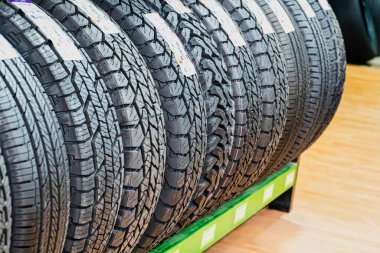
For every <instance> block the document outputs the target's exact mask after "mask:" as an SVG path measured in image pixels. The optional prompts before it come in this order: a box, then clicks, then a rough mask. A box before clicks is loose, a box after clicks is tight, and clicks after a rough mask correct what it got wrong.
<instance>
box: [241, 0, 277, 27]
mask: <svg viewBox="0 0 380 253" xmlns="http://www.w3.org/2000/svg"><path fill="white" fill-rule="evenodd" d="M243 2H244V4H245V5H246V6H247V7H248V9H249V10H250V12H251V13H252V14H253V15H254V16H256V19H257V22H258V23H259V24H260V25H261V28H262V29H263V32H264V33H265V34H270V33H274V29H273V27H272V25H271V23H270V22H269V20H268V19H267V17H266V16H265V13H264V11H263V10H262V9H261V8H260V6H259V5H258V4H257V3H256V1H255V0H243Z"/></svg>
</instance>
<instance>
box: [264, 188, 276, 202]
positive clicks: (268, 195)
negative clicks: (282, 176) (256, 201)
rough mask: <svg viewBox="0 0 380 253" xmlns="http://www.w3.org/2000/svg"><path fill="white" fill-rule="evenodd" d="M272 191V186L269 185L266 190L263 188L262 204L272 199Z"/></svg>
mask: <svg viewBox="0 0 380 253" xmlns="http://www.w3.org/2000/svg"><path fill="white" fill-rule="evenodd" d="M273 190H274V184H271V185H269V186H268V187H267V188H265V190H264V195H263V203H266V202H267V201H268V200H269V199H271V198H272V197H273Z"/></svg>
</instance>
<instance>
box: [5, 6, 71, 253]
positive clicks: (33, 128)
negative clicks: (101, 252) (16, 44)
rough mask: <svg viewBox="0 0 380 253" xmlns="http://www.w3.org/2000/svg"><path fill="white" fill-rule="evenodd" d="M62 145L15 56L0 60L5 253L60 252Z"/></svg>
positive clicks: (65, 213)
mask: <svg viewBox="0 0 380 253" xmlns="http://www.w3.org/2000/svg"><path fill="white" fill-rule="evenodd" d="M0 8H1V10H2V9H3V8H2V7H0ZM63 142H64V141H63V134H62V131H61V129H60V126H59V124H58V120H57V118H56V116H55V114H54V112H53V109H52V105H51V104H50V101H49V99H48V97H47V95H46V94H45V93H43V89H42V86H41V84H40V83H39V81H38V80H37V79H36V78H35V77H34V75H33V73H32V71H31V69H30V68H29V66H28V65H27V64H26V63H25V62H24V61H23V60H22V59H21V58H20V57H17V58H13V59H9V60H4V61H0V147H1V148H0V149H1V150H2V156H3V158H4V161H3V162H5V167H6V171H2V172H1V174H2V177H3V179H5V178H4V177H7V179H6V181H5V182H4V186H5V187H10V193H11V199H9V192H8V190H6V188H4V186H2V187H0V189H1V192H2V194H1V195H2V197H1V198H3V197H4V196H5V197H6V198H7V201H8V202H5V203H4V204H6V205H7V206H2V210H4V209H3V208H4V207H5V208H7V209H8V210H9V206H10V204H12V210H9V214H7V215H10V214H11V215H12V216H11V218H12V223H11V224H12V225H11V226H12V228H11V232H10V231H9V232H10V234H9V235H7V234H4V235H3V234H2V236H0V237H3V236H7V237H8V238H6V239H7V241H8V245H7V247H8V252H36V253H37V252H61V251H62V249H63V246H64V240H65V236H66V231H67V222H68V219H69V171H68V164H69V161H68V157H67V153H66V150H65V148H64V144H63ZM8 180H9V181H8ZM4 190H5V192H4ZM3 193H5V194H3ZM8 222H10V219H9V218H8ZM2 229H3V228H2ZM3 239H4V238H3ZM9 239H10V244H9ZM1 250H4V251H5V249H4V248H2V249H1Z"/></svg>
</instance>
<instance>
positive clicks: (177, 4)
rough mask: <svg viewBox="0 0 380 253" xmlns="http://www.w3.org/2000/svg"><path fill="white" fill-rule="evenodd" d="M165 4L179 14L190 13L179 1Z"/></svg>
mask: <svg viewBox="0 0 380 253" xmlns="http://www.w3.org/2000/svg"><path fill="white" fill-rule="evenodd" d="M166 2H167V3H168V4H170V6H171V7H173V9H174V10H175V11H176V12H178V13H179V14H183V13H190V12H191V10H190V9H189V8H187V7H186V6H185V5H184V4H183V3H182V2H181V1H180V0H166Z"/></svg>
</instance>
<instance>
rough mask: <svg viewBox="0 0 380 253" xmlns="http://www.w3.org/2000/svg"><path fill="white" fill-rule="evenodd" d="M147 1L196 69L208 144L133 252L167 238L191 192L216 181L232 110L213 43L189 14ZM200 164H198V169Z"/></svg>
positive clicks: (166, 191)
mask: <svg viewBox="0 0 380 253" xmlns="http://www.w3.org/2000/svg"><path fill="white" fill-rule="evenodd" d="M147 2H148V3H149V4H150V5H151V6H152V8H153V9H154V10H155V11H157V12H158V13H159V14H160V15H161V17H162V18H163V19H165V21H166V22H167V24H168V25H169V26H170V28H171V29H172V30H173V31H174V32H175V33H176V34H177V36H178V37H179V39H180V40H181V42H182V43H183V45H184V48H185V49H186V51H187V52H188V54H189V57H190V58H191V60H192V62H193V63H194V66H195V68H196V70H197V73H198V76H199V81H200V84H201V86H202V94H203V98H204V101H205V104H206V120H207V125H208V126H207V130H208V131H207V139H208V142H207V149H206V150H207V153H206V154H205V161H207V164H206V165H205V166H204V167H203V170H202V176H201V178H200V181H199V183H198V184H196V183H197V181H196V180H194V179H193V180H191V179H190V178H189V179H188V184H189V185H188V190H186V191H185V190H183V191H181V192H175V193H174V194H173V192H172V189H171V188H168V187H167V188H164V189H163V190H162V192H161V197H160V200H159V202H158V205H157V208H156V211H155V214H154V216H153V218H152V220H151V222H150V224H149V226H148V229H147V230H146V231H145V234H144V236H143V237H142V238H141V240H140V242H139V244H138V247H137V248H136V250H135V251H146V250H149V249H152V248H153V247H154V246H156V245H157V244H158V243H159V242H160V241H162V240H164V239H165V238H167V237H169V236H170V235H171V234H172V233H173V232H174V230H173V228H174V227H175V225H176V224H177V223H178V221H179V219H180V218H181V217H182V215H183V213H184V212H185V211H186V210H187V208H188V205H189V203H190V201H191V200H192V199H193V196H194V193H196V191H197V193H196V194H198V195H199V194H201V193H202V191H204V189H209V188H211V189H212V188H213V187H214V185H215V184H216V182H215V180H219V175H218V174H216V173H217V171H218V167H219V165H218V166H215V167H212V166H213V165H214V164H216V163H219V162H222V161H223V159H224V157H223V156H224V154H225V153H226V152H227V151H228V149H227V148H226V147H227V144H228V139H229V138H231V135H232V130H233V111H232V110H233V109H234V108H233V105H232V103H231V101H232V98H231V94H230V93H231V82H230V80H229V79H228V77H227V74H226V72H227V70H226V66H225V64H224V61H223V58H222V56H221V55H220V54H219V52H218V50H217V46H216V43H215V41H214V40H213V39H212V37H211V36H210V35H209V34H208V32H207V30H206V28H205V27H204V26H203V24H202V23H201V22H200V21H199V20H198V19H197V18H196V16H195V15H194V14H193V13H178V12H177V11H176V10H175V9H174V8H173V7H172V6H171V5H170V4H168V3H167V2H166V1H164V0H150V1H147ZM202 164H203V163H199V165H198V166H202ZM210 165H211V167H210ZM170 180H171V181H172V179H170ZM194 183H195V184H194ZM171 184H172V185H173V183H171ZM197 185H198V186H199V187H198V188H197ZM167 196H172V197H171V203H168V201H167V199H168V197H167ZM173 198H176V199H177V200H176V202H175V203H176V204H175V205H173V200H172V199H173Z"/></svg>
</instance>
